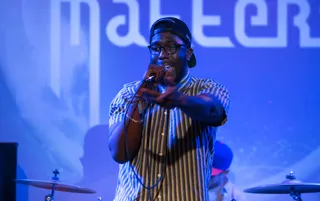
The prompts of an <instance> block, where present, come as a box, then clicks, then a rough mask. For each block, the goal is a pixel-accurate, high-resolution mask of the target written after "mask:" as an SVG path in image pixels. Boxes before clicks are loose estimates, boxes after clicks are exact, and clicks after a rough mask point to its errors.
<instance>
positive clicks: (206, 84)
mask: <svg viewBox="0 0 320 201" xmlns="http://www.w3.org/2000/svg"><path fill="white" fill-rule="evenodd" d="M191 41H192V36H191V33H190V30H189V28H188V27H187V25H186V24H185V23H184V22H183V21H181V20H179V19H176V18H172V17H166V18H161V19H159V20H157V21H156V22H155V23H154V24H153V25H152V27H151V29H150V41H149V42H150V45H149V46H148V48H149V50H150V65H149V67H148V69H147V72H146V74H145V76H144V79H143V80H142V81H135V82H131V83H128V84H125V85H124V86H123V88H122V89H121V90H120V91H119V93H118V94H117V95H116V97H115V98H114V99H113V100H112V102H111V104H110V119H109V126H110V127H109V129H110V131H109V149H110V152H111V155H112V157H113V158H114V160H115V161H117V162H118V163H120V169H119V176H118V184H117V189H116V195H115V199H114V201H129V200H130V201H131V200H139V201H147V200H165V201H180V200H181V201H201V200H203V201H207V200H209V194H208V184H209V179H210V176H211V167H212V159H213V153H214V146H213V145H214V141H215V137H216V129H217V127H219V126H221V125H223V124H224V123H225V122H226V121H227V112H228V108H229V93H228V90H227V89H226V88H225V87H224V86H223V85H221V84H220V83H218V82H216V81H214V80H212V79H208V78H198V77H194V76H191V75H190V72H189V68H192V67H194V66H195V65H196V58H195V55H194V52H193V49H192V48H191Z"/></svg>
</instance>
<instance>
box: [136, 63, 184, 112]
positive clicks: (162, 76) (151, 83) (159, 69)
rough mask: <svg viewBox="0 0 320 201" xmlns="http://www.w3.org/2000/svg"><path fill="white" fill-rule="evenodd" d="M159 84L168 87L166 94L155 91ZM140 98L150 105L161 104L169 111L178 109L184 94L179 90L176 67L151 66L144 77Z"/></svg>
mask: <svg viewBox="0 0 320 201" xmlns="http://www.w3.org/2000/svg"><path fill="white" fill-rule="evenodd" d="M159 84H161V85H164V86H165V87H166V90H165V92H164V93H160V92H158V91H156V90H155V89H156V87H157V86H158V85H159ZM138 96H139V97H142V98H143V99H144V100H145V101H146V102H148V103H155V104H159V105H160V106H162V107H165V108H167V109H172V108H174V107H177V106H178V105H179V104H180V101H181V100H182V99H181V97H183V94H181V93H180V92H178V90H177V87H176V74H175V69H174V67H171V66H168V65H167V66H158V65H155V64H151V65H150V66H149V68H148V71H147V73H146V75H145V77H144V83H143V84H142V85H141V87H140V89H139V91H138Z"/></svg>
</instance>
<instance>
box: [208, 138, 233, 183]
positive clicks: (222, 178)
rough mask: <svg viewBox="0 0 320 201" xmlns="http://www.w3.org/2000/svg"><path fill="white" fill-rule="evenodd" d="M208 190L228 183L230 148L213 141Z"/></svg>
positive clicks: (231, 156) (231, 157) (230, 160)
mask: <svg viewBox="0 0 320 201" xmlns="http://www.w3.org/2000/svg"><path fill="white" fill-rule="evenodd" d="M214 151H215V153H214V157H213V164H212V172H211V178H210V182H209V189H210V188H215V187H218V186H222V185H224V184H225V183H226V182H227V181H228V173H229V168H230V166H231V163H232V159H233V153H232V150H231V149H230V147H229V146H228V145H226V144H224V143H222V142H220V141H218V140H217V141H215V144H214Z"/></svg>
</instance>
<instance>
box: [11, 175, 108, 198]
mask: <svg viewBox="0 0 320 201" xmlns="http://www.w3.org/2000/svg"><path fill="white" fill-rule="evenodd" d="M53 174H54V176H53V177H52V180H50V181H41V180H30V179H17V180H15V182H16V183H18V184H25V185H29V186H34V187H38V188H43V189H47V190H51V192H50V194H47V195H46V196H45V198H44V200H45V201H53V200H54V195H55V191H62V192H70V193H82V194H94V193H96V191H94V190H91V189H88V188H83V187H80V186H76V185H70V184H63V183H61V182H60V181H59V177H58V174H59V171H58V170H54V171H53ZM98 200H99V201H101V200H102V198H101V197H98Z"/></svg>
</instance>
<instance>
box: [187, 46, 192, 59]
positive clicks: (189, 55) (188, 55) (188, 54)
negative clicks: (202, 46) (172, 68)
mask: <svg viewBox="0 0 320 201" xmlns="http://www.w3.org/2000/svg"><path fill="white" fill-rule="evenodd" d="M192 55H193V49H192V48H191V47H190V48H188V50H187V60H188V61H189V60H190V58H191V56H192Z"/></svg>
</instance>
